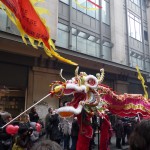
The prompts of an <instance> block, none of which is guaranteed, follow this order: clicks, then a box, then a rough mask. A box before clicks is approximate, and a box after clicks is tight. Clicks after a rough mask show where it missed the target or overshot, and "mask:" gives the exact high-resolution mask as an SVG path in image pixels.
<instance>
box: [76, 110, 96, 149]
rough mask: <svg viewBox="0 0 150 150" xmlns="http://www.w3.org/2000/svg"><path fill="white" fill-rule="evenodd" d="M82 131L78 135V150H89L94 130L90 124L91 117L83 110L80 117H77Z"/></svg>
mask: <svg viewBox="0 0 150 150" xmlns="http://www.w3.org/2000/svg"><path fill="white" fill-rule="evenodd" d="M77 118H78V124H79V126H80V131H79V134H78V142H77V147H76V150H89V145H90V140H91V138H92V136H93V129H92V126H91V123H90V118H91V116H88V115H87V114H86V112H85V111H84V110H83V111H82V113H81V114H80V115H78V116H77Z"/></svg>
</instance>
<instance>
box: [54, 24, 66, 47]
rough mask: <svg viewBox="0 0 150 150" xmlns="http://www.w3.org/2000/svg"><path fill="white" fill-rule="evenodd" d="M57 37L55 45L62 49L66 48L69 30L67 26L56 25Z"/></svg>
mask: <svg viewBox="0 0 150 150" xmlns="http://www.w3.org/2000/svg"><path fill="white" fill-rule="evenodd" d="M57 35H58V37H57V42H56V45H58V46H60V47H64V48H68V42H69V29H68V26H66V25H64V24H61V23H58V34H57Z"/></svg>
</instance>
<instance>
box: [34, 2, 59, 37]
mask: <svg viewBox="0 0 150 150" xmlns="http://www.w3.org/2000/svg"><path fill="white" fill-rule="evenodd" d="M36 6H40V7H44V8H46V9H48V11H49V13H50V15H47V14H46V15H42V16H43V17H44V18H45V19H46V21H47V26H48V27H49V28H50V36H51V38H52V39H54V40H56V38H57V24H58V0H47V1H45V2H39V3H38V4H37V5H36Z"/></svg>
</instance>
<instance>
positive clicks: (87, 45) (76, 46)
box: [72, 28, 100, 57]
mask: <svg viewBox="0 0 150 150" xmlns="http://www.w3.org/2000/svg"><path fill="white" fill-rule="evenodd" d="M99 41H100V40H99V38H96V37H95V36H92V35H89V34H87V33H84V32H81V31H78V30H77V29H75V28H72V50H75V51H78V52H80V53H84V54H87V55H90V56H94V57H99V54H100V43H99Z"/></svg>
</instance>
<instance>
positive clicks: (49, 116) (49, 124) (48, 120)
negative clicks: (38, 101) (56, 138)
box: [45, 107, 53, 139]
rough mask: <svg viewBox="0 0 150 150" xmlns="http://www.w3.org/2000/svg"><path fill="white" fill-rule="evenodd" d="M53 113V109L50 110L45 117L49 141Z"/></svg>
mask: <svg viewBox="0 0 150 150" xmlns="http://www.w3.org/2000/svg"><path fill="white" fill-rule="evenodd" d="M52 113H53V108H52V107H51V108H49V109H48V114H47V115H46V117H45V131H46V138H47V139H50V134H51V129H52V128H51V127H52V125H51V123H50V118H51V115H52Z"/></svg>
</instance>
